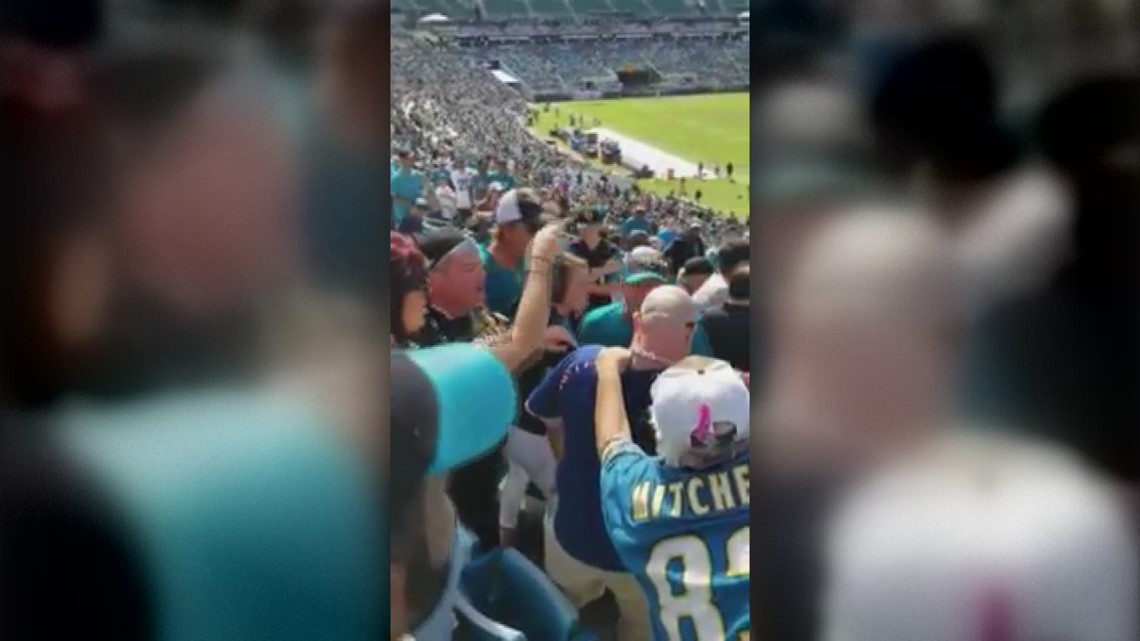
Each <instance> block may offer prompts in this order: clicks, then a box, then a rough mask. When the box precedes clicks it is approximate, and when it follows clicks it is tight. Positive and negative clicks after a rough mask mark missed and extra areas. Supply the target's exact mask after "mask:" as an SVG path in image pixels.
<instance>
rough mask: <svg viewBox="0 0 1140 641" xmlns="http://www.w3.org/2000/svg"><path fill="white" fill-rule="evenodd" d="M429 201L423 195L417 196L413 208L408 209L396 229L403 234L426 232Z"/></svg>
mask: <svg viewBox="0 0 1140 641" xmlns="http://www.w3.org/2000/svg"><path fill="white" fill-rule="evenodd" d="M427 212H428V203H427V201H426V200H424V198H423V197H417V198H416V199H415V201H414V202H413V203H412V208H411V209H410V210H408V214H407V215H406V216H404V219H403V220H401V221H400V223H399V224H398V225H396V230H397V231H399V232H400V233H401V234H406V235H409V236H411V235H414V234H422V233H423V232H424V218H425V217H427Z"/></svg>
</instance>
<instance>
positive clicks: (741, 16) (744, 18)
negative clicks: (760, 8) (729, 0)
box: [736, 11, 751, 20]
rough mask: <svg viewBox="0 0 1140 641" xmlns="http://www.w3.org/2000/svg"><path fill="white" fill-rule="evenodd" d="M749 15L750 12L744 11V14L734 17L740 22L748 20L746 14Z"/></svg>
mask: <svg viewBox="0 0 1140 641" xmlns="http://www.w3.org/2000/svg"><path fill="white" fill-rule="evenodd" d="M750 13H751V11H745V12H744V13H741V14H740V15H738V16H736V17H737V18H739V19H741V20H747V19H748V14H750Z"/></svg>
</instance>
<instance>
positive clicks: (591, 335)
mask: <svg viewBox="0 0 1140 641" xmlns="http://www.w3.org/2000/svg"><path fill="white" fill-rule="evenodd" d="M632 340H633V321H632V320H630V319H629V318H628V317H627V316H626V315H625V305H624V304H622V303H621V301H618V302H614V303H610V304H609V305H603V306H602V307H598V308H597V309H592V310H590V311H589V312H586V315H585V316H583V317H582V322H581V323H579V324H578V343H579V344H580V345H602V346H605V347H629V344H630V342H631V341H632Z"/></svg>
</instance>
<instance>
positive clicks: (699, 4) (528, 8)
mask: <svg viewBox="0 0 1140 641" xmlns="http://www.w3.org/2000/svg"><path fill="white" fill-rule="evenodd" d="M481 3H482V9H483V14H484V16H485V17H487V18H491V19H502V18H578V17H582V16H586V15H591V14H593V15H597V14H628V15H635V16H645V17H686V16H702V15H706V16H707V15H712V16H736V15H738V14H740V13H741V12H743V11H748V10H749V3H748V2H746V1H743V0H481ZM475 7H476V4H475V0H393V1H392V9H393V10H395V11H402V12H405V13H412V14H417V15H426V14H429V13H442V14H444V15H446V16H449V17H459V18H463V17H467V16H471V15H473V14H474V11H475Z"/></svg>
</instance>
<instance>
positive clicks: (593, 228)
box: [568, 209, 621, 311]
mask: <svg viewBox="0 0 1140 641" xmlns="http://www.w3.org/2000/svg"><path fill="white" fill-rule="evenodd" d="M577 222H578V240H576V241H574V242H573V243H571V244H570V247H569V248H568V251H569V252H570V253H571V254H574V255H575V256H578V257H579V258H581V259H583V260H585V261H586V263H587V264H588V265H589V266H590V278H591V280H592V285H591V286H590V304H589V307H588V309H587V310H586V311H590V310H594V309H597V308H599V307H603V306H605V305H609V304H610V303H611V302H612V296H613V293H614V292H615V290H616V289H617V286H616V282H615V281H616V279H617V278H618V277H619V276H620V273H621V250H619V249H618V248H617V247H616V246H614V245H613V244H611V243H610V241H608V240H606V239H605V238H603V237H602V228H603V227H604V225H605V213H604V212H602V211H601V210H599V209H589V210H587V211H585V212H582V213H581V214H579V215H578V218H577Z"/></svg>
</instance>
